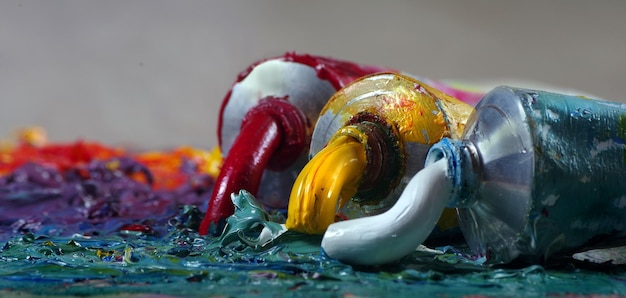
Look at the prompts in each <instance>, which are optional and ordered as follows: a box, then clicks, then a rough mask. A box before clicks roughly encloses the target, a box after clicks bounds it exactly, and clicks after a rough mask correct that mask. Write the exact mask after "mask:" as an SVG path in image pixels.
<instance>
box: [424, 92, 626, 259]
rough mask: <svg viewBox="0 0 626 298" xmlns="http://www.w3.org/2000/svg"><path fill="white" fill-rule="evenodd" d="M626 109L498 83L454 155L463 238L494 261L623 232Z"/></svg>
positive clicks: (439, 147) (438, 148)
mask: <svg viewBox="0 0 626 298" xmlns="http://www.w3.org/2000/svg"><path fill="white" fill-rule="evenodd" d="M624 115H626V105H624V104H620V103H613V102H607V101H601V100H594V99H587V98H581V97H575V96H568V95H563V94H556V93H550V92H543V91H534V90H524V89H516V88H510V87H499V88H496V89H495V90H493V91H491V92H490V93H488V94H487V95H486V96H485V97H484V98H483V99H482V100H481V102H479V104H478V105H477V106H476V111H475V112H474V113H473V114H472V116H470V118H469V120H468V122H467V128H466V130H465V133H464V135H463V137H462V139H461V140H460V141H454V140H450V139H445V140H443V141H441V142H440V143H438V144H436V145H434V146H433V147H432V148H431V150H430V152H429V155H428V158H427V164H430V163H432V162H434V161H436V160H438V159H441V158H448V160H449V164H450V168H449V172H450V175H451V179H453V183H454V185H455V190H454V194H453V195H452V197H451V200H450V206H453V207H458V214H459V220H460V224H461V229H462V230H463V234H464V236H465V238H466V240H467V242H468V244H469V246H470V247H471V248H472V250H473V251H474V252H475V253H477V254H478V255H483V256H486V257H487V259H488V262H490V263H507V262H510V261H512V260H513V259H515V258H517V257H521V258H523V259H527V260H529V261H531V262H535V263H536V262H538V261H539V262H541V261H544V260H545V259H546V258H548V257H549V256H550V255H552V254H553V253H556V252H560V251H563V250H565V249H568V248H574V247H577V246H580V245H582V244H584V243H586V242H587V241H589V240H591V239H592V238H594V237H596V236H609V237H617V236H623V235H624V232H625V231H626V226H625V225H626V183H625V182H626V162H625V160H626V159H625V155H624V152H625V150H626V147H625V145H624V140H625V137H624V136H625V134H624V127H625V126H626V125H625V121H624V119H625V117H624Z"/></svg>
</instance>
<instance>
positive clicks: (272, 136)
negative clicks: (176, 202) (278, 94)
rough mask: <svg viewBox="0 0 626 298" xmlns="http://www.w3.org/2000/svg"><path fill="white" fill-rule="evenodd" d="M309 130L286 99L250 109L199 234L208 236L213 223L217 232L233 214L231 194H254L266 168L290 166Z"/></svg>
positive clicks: (275, 168) (301, 117) (217, 184)
mask: <svg viewBox="0 0 626 298" xmlns="http://www.w3.org/2000/svg"><path fill="white" fill-rule="evenodd" d="M309 127H310V124H309V122H308V119H307V118H306V116H305V115H304V114H303V113H302V112H301V111H300V110H299V109H298V108H296V107H294V106H293V105H291V104H290V103H289V102H288V101H287V100H285V99H280V98H266V99H262V100H261V101H260V102H259V104H257V105H256V106H255V107H253V108H252V109H250V111H249V112H248V113H247V114H246V116H245V117H244V119H243V123H242V127H241V132H240V133H239V135H238V137H237V138H236V139H235V142H234V143H233V145H232V148H231V149H230V152H229V154H228V156H227V157H226V158H225V159H224V163H223V165H222V169H221V171H220V174H219V176H218V178H217V183H216V185H215V186H214V188H213V193H212V195H211V199H210V201H209V206H208V208H207V213H206V215H205V217H204V219H203V220H202V223H201V224H200V229H199V231H200V234H201V235H206V234H208V233H209V230H211V225H212V224H213V225H214V226H215V229H218V230H219V227H220V226H221V225H222V224H223V221H224V220H225V219H226V218H227V217H228V216H230V215H232V214H233V212H234V206H233V203H232V201H231V199H230V195H231V194H232V193H237V192H239V190H242V189H245V190H247V191H249V192H250V193H252V194H256V192H257V191H258V189H259V184H260V182H261V177H262V176H263V172H264V171H265V169H266V168H270V169H274V170H281V169H284V168H286V167H288V166H290V165H291V164H292V163H293V162H294V161H295V159H297V158H298V157H299V156H300V155H301V154H302V153H303V152H304V150H305V149H306V148H308V140H309ZM216 232H217V231H216Z"/></svg>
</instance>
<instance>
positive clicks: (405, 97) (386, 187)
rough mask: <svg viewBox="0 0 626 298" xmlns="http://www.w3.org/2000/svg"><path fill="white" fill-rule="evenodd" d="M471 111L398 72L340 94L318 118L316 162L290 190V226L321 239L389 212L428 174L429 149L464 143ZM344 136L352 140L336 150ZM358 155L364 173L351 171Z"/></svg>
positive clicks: (313, 144)
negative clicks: (350, 222) (338, 227)
mask: <svg viewBox="0 0 626 298" xmlns="http://www.w3.org/2000/svg"><path fill="white" fill-rule="evenodd" d="M472 100H473V99H472ZM471 111H472V107H471V106H470V105H469V104H466V103H464V102H462V101H460V100H458V99H456V98H453V97H451V96H449V95H447V94H445V93H443V92H440V91H438V90H437V89H434V88H432V87H430V86H429V85H426V84H424V83H422V82H420V81H418V80H416V79H414V78H412V77H408V76H405V75H401V74H397V73H380V74H375V75H370V76H367V77H364V78H361V79H359V80H357V81H355V82H353V83H352V84H350V85H348V86H346V87H345V88H343V89H341V90H340V91H338V92H337V93H336V94H335V95H334V96H333V97H332V98H331V99H330V100H329V102H328V103H327V104H326V106H325V107H324V109H323V110H322V111H321V113H320V118H319V119H318V122H317V124H316V126H315V129H314V131H313V137H312V140H311V149H310V152H309V155H310V156H312V159H311V160H310V161H309V163H308V164H307V165H306V167H305V168H304V169H303V170H302V171H301V172H300V174H299V176H298V178H297V180H296V183H295V184H294V187H293V189H292V192H291V196H290V200H289V209H288V217H287V222H286V224H285V225H286V227H287V228H288V229H290V230H295V231H299V232H303V233H309V234H323V233H324V231H325V230H326V228H327V227H328V225H329V224H331V223H333V222H335V221H337V220H342V219H349V218H358V217H363V216H371V215H376V214H380V213H382V212H385V211H386V210H388V209H389V208H390V207H391V206H392V205H393V204H394V203H395V202H396V200H397V199H398V198H399V196H400V193H401V192H402V190H403V189H404V187H405V186H406V185H407V183H408V180H409V179H410V178H411V177H413V176H414V175H415V174H416V173H417V172H418V171H419V170H420V169H422V167H423V164H424V160H425V157H426V153H427V151H428V148H429V147H430V146H431V145H432V144H434V143H436V142H437V141H439V140H441V139H442V138H444V137H451V138H459V137H460V135H461V133H462V131H463V128H464V126H465V124H464V123H465V120H466V119H467V117H468V116H469V114H470V113H471ZM342 136H347V137H350V138H352V139H353V140H354V141H352V142H343V141H342V142H341V143H336V142H337V140H343V138H342ZM342 146H350V147H351V149H349V151H350V152H353V154H351V155H347V154H345V153H344V151H343V150H340V148H339V147H342ZM346 150H348V149H346ZM354 152H358V153H354ZM353 155H358V156H361V157H365V160H364V162H363V161H361V164H364V167H346V165H350V163H349V160H350V159H352V158H353V157H352V156H353ZM335 172H336V173H335ZM347 196H349V197H347ZM330 210H333V211H334V212H331V211H330ZM322 211H323V212H322ZM453 219H454V218H453Z"/></svg>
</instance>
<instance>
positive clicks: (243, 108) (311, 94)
mask: <svg viewBox="0 0 626 298" xmlns="http://www.w3.org/2000/svg"><path fill="white" fill-rule="evenodd" d="M382 70H383V69H382V68H379V67H373V66H366V65H359V64H355V63H351V62H347V61H341V60H336V59H330V58H325V57H319V56H313V55H307V54H296V53H287V54H285V55H284V56H281V57H276V58H272V59H267V60H264V61H260V62H257V63H255V64H253V65H252V66H250V68H249V69H248V70H246V71H245V72H243V73H242V74H240V76H239V78H238V81H237V82H236V83H235V84H234V85H233V87H232V88H231V90H230V91H229V92H228V94H227V95H226V97H225V98H224V100H223V102H222V107H221V111H220V118H219V123H218V137H219V143H220V144H219V145H220V148H221V149H222V153H223V154H224V163H223V164H222V169H221V172H220V174H219V176H218V178H217V181H216V185H215V188H214V189H213V193H212V196H211V199H210V201H209V202H208V207H207V212H206V215H205V217H204V219H203V221H202V222H201V224H200V228H199V232H200V234H201V235H206V234H208V233H211V234H213V235H216V234H219V233H221V231H222V228H223V225H224V220H225V219H226V218H227V217H228V216H230V215H232V214H233V211H234V206H233V204H232V201H231V199H230V195H231V194H232V193H233V192H238V191H240V190H242V189H245V190H247V191H249V192H250V193H251V194H253V195H254V196H256V197H257V199H258V200H259V201H260V202H261V203H262V204H263V205H264V206H265V207H268V208H271V209H285V208H286V207H287V202H288V198H289V191H290V189H291V186H292V185H293V182H294V180H295V178H296V176H297V173H298V172H300V170H301V169H302V167H303V166H304V164H305V163H306V152H307V149H308V146H309V142H310V138H311V132H312V128H313V125H315V122H316V121H317V117H318V115H319V111H320V110H321V109H322V107H323V106H324V104H325V103H326V102H327V100H328V99H329V98H330V97H331V96H332V95H333V94H334V93H335V92H336V91H337V90H338V89H339V88H341V87H343V86H345V84H347V83H349V82H351V81H354V80H356V79H357V78H359V77H361V76H364V75H366V74H371V73H374V72H379V71H382Z"/></svg>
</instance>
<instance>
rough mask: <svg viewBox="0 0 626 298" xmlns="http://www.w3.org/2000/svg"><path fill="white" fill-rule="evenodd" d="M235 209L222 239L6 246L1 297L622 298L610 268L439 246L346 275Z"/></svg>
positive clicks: (291, 236)
mask: <svg viewBox="0 0 626 298" xmlns="http://www.w3.org/2000/svg"><path fill="white" fill-rule="evenodd" d="M234 202H235V203H236V205H237V208H236V214H235V215H234V216H233V217H231V218H229V221H228V225H229V226H228V227H227V233H226V234H225V235H224V236H223V237H222V238H210V237H200V236H198V234H197V233H196V232H195V231H193V230H190V229H188V228H186V227H184V226H179V227H174V226H172V227H169V229H168V231H169V232H168V233H167V234H166V235H163V236H154V235H144V234H140V233H138V234H112V235H103V236H98V237H96V236H94V237H91V238H86V237H80V236H75V237H37V236H35V235H33V234H26V235H23V236H20V237H15V238H12V239H11V240H9V241H8V242H6V243H4V244H3V245H2V248H1V250H0V263H2V264H1V265H0V289H3V291H2V292H0V294H2V295H3V296H4V295H5V294H7V295H10V294H33V295H50V296H53V295H80V296H96V295H115V296H117V295H121V294H125V295H130V296H137V297H139V296H140V295H143V294H151V295H155V294H159V295H164V296H175V297H205V296H218V295H222V296H226V297H235V296H236V297H253V296H254V297H346V296H350V295H354V296H358V297H382V296H386V297H393V296H414V295H415V294H416V293H419V295H420V296H446V297H458V296H463V295H468V294H473V295H488V296H516V297H523V296H548V295H556V296H558V295H563V294H567V293H578V294H615V293H626V282H624V280H626V273H624V272H622V271H620V270H617V271H616V270H615V268H613V267H609V268H612V269H613V270H611V271H604V272H600V271H589V270H583V269H576V268H575V267H574V265H573V264H575V263H572V264H568V265H566V266H559V267H557V268H555V269H545V268H544V267H540V266H530V267H525V268H521V269H503V268H490V267H485V266H481V265H477V264H476V263H477V261H476V260H472V259H470V258H466V257H464V256H463V255H464V253H467V252H468V250H467V248H464V247H459V248H453V247H442V248H440V251H441V253H440V254H433V253H431V252H429V251H416V252H415V253H413V254H411V255H410V256H408V257H406V258H405V259H403V260H402V261H401V262H400V263H398V264H392V265H388V266H383V267H375V268H358V267H352V266H349V265H345V264H342V263H340V262H338V261H336V260H332V259H330V258H327V257H325V256H324V255H323V253H321V251H320V246H319V243H320V240H321V239H320V237H315V236H313V237H312V236H306V235H302V234H297V233H290V232H284V231H282V230H281V228H280V224H279V223H277V222H274V221H279V222H280V220H281V219H280V217H275V216H272V215H269V214H267V213H265V212H264V211H263V210H262V209H260V208H259V205H258V203H256V201H255V200H254V198H253V197H252V196H250V195H249V194H246V193H243V192H242V193H241V194H240V195H239V196H236V197H235V198H234ZM191 209H193V208H191ZM181 210H184V208H183V209H181ZM181 212H182V211H181ZM261 226H262V227H268V229H269V230H270V231H271V234H272V235H273V236H275V237H271V240H270V241H260V242H258V241H255V240H261V238H259V237H257V236H258V234H256V233H258V232H259V231H260V230H261V229H260V227H261ZM604 269H606V268H604ZM141 297H145V296H141Z"/></svg>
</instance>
